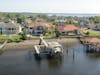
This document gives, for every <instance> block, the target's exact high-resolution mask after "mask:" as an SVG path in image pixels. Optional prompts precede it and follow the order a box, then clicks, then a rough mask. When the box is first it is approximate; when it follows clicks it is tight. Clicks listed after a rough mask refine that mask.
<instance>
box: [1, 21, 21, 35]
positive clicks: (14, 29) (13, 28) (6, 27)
mask: <svg viewBox="0 0 100 75" xmlns="http://www.w3.org/2000/svg"><path fill="white" fill-rule="evenodd" d="M21 30H22V29H21V26H20V25H19V24H15V23H12V22H8V23H5V22H1V23H0V34H8V35H9V34H18V33H21V32H22V31H21Z"/></svg>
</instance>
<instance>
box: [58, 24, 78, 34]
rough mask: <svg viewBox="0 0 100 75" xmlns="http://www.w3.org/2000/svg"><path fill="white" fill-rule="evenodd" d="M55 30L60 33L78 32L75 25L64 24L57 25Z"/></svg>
mask: <svg viewBox="0 0 100 75" xmlns="http://www.w3.org/2000/svg"><path fill="white" fill-rule="evenodd" d="M57 30H58V31H59V32H60V34H62V35H77V34H79V33H80V32H79V28H78V27H76V26H75V25H71V24H69V25H64V26H58V27H57Z"/></svg>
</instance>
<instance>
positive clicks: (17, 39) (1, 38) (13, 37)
mask: <svg viewBox="0 0 100 75" xmlns="http://www.w3.org/2000/svg"><path fill="white" fill-rule="evenodd" d="M6 40H7V41H8V42H20V41H22V39H21V35H10V36H8V35H0V43H3V42H4V41H6Z"/></svg>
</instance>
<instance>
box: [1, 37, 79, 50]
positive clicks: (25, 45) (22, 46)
mask: <svg viewBox="0 0 100 75" xmlns="http://www.w3.org/2000/svg"><path fill="white" fill-rule="evenodd" d="M45 40H46V41H47V42H51V41H55V42H59V43H60V44H63V43H66V44H67V43H75V42H79V40H78V39H77V38H63V39H45ZM38 43H39V39H38V40H25V41H23V42H19V43H14V42H13V43H7V44H6V45H5V47H4V48H3V49H2V50H4V51H21V50H34V45H36V44H38ZM79 43H80V42H79Z"/></svg>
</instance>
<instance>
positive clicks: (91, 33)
mask: <svg viewBox="0 0 100 75" xmlns="http://www.w3.org/2000/svg"><path fill="white" fill-rule="evenodd" d="M87 32H89V35H86V33H87ZM83 33H84V34H85V36H90V37H100V31H94V30H83Z"/></svg>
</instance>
